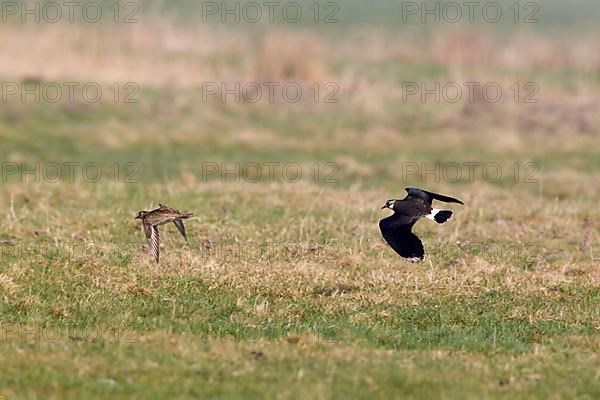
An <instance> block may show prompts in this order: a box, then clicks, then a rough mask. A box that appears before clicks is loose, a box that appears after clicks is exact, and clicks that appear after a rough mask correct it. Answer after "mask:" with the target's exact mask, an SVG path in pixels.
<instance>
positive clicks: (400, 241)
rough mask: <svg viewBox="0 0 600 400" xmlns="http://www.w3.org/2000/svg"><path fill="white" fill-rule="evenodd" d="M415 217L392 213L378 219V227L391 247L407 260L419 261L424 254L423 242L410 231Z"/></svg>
mask: <svg viewBox="0 0 600 400" xmlns="http://www.w3.org/2000/svg"><path fill="white" fill-rule="evenodd" d="M415 222H416V219H415V218H413V217H409V216H403V215H399V214H393V215H391V216H389V217H387V218H384V219H382V220H381V221H379V229H380V230H381V234H382V235H383V238H384V239H385V241H386V242H387V243H388V244H389V245H390V247H391V248H392V249H394V251H395V252H396V253H398V254H400V255H401V256H402V257H404V258H406V259H408V261H412V262H414V261H421V260H423V257H424V255H425V249H424V248H423V243H422V242H421V239H419V238H418V237H417V236H416V235H415V234H414V233H412V232H411V229H412V227H413V225H414V224H415Z"/></svg>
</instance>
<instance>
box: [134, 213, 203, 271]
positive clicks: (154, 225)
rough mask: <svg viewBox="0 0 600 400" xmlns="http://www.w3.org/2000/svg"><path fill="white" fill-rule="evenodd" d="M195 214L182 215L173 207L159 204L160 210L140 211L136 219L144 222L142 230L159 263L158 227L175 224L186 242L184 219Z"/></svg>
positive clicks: (151, 251)
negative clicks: (170, 223)
mask: <svg viewBox="0 0 600 400" xmlns="http://www.w3.org/2000/svg"><path fill="white" fill-rule="evenodd" d="M192 215H194V214H187V213H182V212H180V211H179V210H176V209H174V208H171V207H167V206H165V205H162V204H159V208H156V209H154V210H152V211H140V212H139V213H138V215H137V216H136V217H135V219H141V220H142V230H143V231H144V234H145V235H146V239H148V245H149V246H150V253H151V254H152V255H153V256H154V258H155V259H156V262H158V260H159V258H160V233H159V232H158V226H159V225H163V224H167V223H169V222H173V223H174V224H175V226H176V227H177V229H178V230H179V233H181V235H182V236H183V238H184V239H185V240H187V237H186V236H185V226H184V225H183V221H182V220H183V219H186V218H189V217H191V216H192Z"/></svg>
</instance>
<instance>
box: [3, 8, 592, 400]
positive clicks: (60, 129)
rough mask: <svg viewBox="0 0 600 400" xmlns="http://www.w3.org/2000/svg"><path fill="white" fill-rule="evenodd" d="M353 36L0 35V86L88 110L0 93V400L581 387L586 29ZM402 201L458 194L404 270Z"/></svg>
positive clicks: (523, 394) (307, 32)
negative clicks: (486, 91)
mask: <svg viewBox="0 0 600 400" xmlns="http://www.w3.org/2000/svg"><path fill="white" fill-rule="evenodd" d="M352 4H354V6H355V7H359V6H358V5H357V4H355V3H352ZM577 10H579V11H577V12H579V13H581V9H577ZM374 12H377V10H375V11H374ZM543 12H545V13H550V14H551V15H554V14H552V10H548V9H545V10H543ZM556 14H558V12H556ZM576 14H577V13H576ZM353 15H362V14H361V13H360V12H359V11H356V13H355V14H353ZM543 15H548V14H543ZM577 15H579V14H577ZM369 18H375V17H374V16H371V17H369ZM356 26H357V28H356V29H350V30H348V31H345V32H341V31H339V30H338V31H335V30H334V31H325V32H321V31H318V30H311V29H308V28H306V27H304V26H294V27H293V29H289V27H285V26H278V27H270V28H269V29H264V30H262V28H264V27H262V28H261V29H256V30H255V31H253V32H252V34H251V35H244V31H243V29H228V28H224V27H219V26H211V25H208V26H206V25H203V26H199V25H196V26H191V27H190V26H187V27H185V28H184V27H183V26H178V25H176V24H170V23H168V22H167V21H162V20H161V21H158V22H157V21H156V20H154V19H150V20H145V21H143V23H139V24H134V25H132V26H122V25H120V26H118V27H117V28H114V27H106V26H94V27H93V29H92V28H90V27H89V26H85V25H83V26H82V25H78V24H74V25H68V24H55V25H44V24H42V25H35V26H29V25H17V24H12V25H11V24H8V25H0V47H1V48H2V49H3V51H4V53H5V54H7V56H6V60H9V59H10V60H12V61H10V62H9V61H3V62H2V63H0V78H1V80H2V82H4V83H5V84H11V83H16V84H18V87H19V88H20V89H19V90H21V91H23V87H26V88H29V89H31V90H33V91H36V90H37V89H36V88H38V87H44V85H48V84H50V83H52V84H58V85H60V86H63V87H64V85H65V84H66V83H67V82H79V83H80V84H81V85H84V84H86V83H89V82H98V85H100V87H101V88H102V93H103V96H102V99H101V100H99V101H98V102H90V101H88V100H86V99H84V98H82V97H81V96H76V98H75V100H73V101H70V100H69V99H67V98H66V96H63V97H62V98H61V99H60V100H59V101H56V102H49V101H45V100H44V98H42V101H40V102H36V101H35V100H34V97H33V95H31V96H29V97H27V98H26V99H25V101H23V100H22V99H21V98H20V96H19V95H20V93H19V94H17V95H12V96H7V98H6V99H4V97H3V101H2V104H1V108H0V139H1V141H2V146H1V147H0V160H1V161H2V184H1V186H0V357H1V362H0V398H2V396H4V398H6V399H11V400H12V399H21V398H32V399H36V398H44V399H48V398H50V399H54V398H56V399H59V398H60V399H62V398H73V399H79V398H149V397H150V398H193V397H199V398H285V399H287V398H290V399H291V398H331V399H338V398H394V397H395V398H398V397H406V398H432V397H434V398H461V399H462V398H584V399H592V398H598V397H600V384H599V382H600V356H599V354H600V268H599V267H600V241H599V239H600V212H599V211H598V206H597V198H598V193H599V191H600V179H599V172H600V157H598V155H599V154H600V141H599V140H598V137H599V135H600V119H599V116H600V112H599V111H600V102H599V101H598V99H599V98H600V97H599V96H598V95H599V94H600V58H599V57H598V54H599V53H598V52H594V51H591V50H590V49H597V48H598V47H597V46H598V40H597V35H594V34H593V32H592V34H590V35H587V34H581V35H580V36H578V37H577V40H576V41H569V40H567V39H566V38H561V39H559V38H554V37H551V36H548V35H546V34H545V33H543V32H542V33H539V32H538V33H536V32H535V30H533V31H518V32H510V35H509V34H507V35H505V36H504V37H498V36H496V35H495V34H494V33H489V35H488V34H479V35H477V34H475V33H476V32H478V31H477V30H474V28H473V27H462V26H461V27H447V26H441V27H438V29H439V32H436V31H435V30H433V32H432V33H431V34H428V35H427V36H426V37H417V36H411V35H408V34H407V35H404V34H399V33H398V32H395V31H394V30H393V29H387V30H386V29H381V30H379V29H376V28H373V27H363V26H362V25H361V24H358V23H357V25H356ZM543 27H546V25H544V24H541V26H540V29H541V28H543ZM338 28H340V29H341V28H344V27H338ZM536 28H537V27H536ZM342 31H343V29H342ZM298 49H301V50H298ZM9 56H10V57H9ZM115 82H116V83H117V87H118V88H119V92H118V95H117V101H115V98H114V95H115V90H116V89H115V87H114V86H113V85H114V84H115ZM129 82H133V83H134V86H126V85H127V83H129ZM207 82H208V83H218V84H219V85H220V84H221V83H224V82H225V83H227V84H228V85H230V86H228V87H231V85H234V84H235V82H242V83H247V82H258V83H261V84H264V83H265V82H277V83H279V84H281V85H284V84H286V83H290V82H295V83H298V84H299V85H301V87H302V88H303V97H302V99H301V100H300V101H298V102H297V103H291V102H289V101H286V100H285V98H283V96H282V95H281V93H278V94H277V95H276V99H275V100H274V101H273V102H270V101H267V100H265V99H264V98H263V99H262V100H261V101H257V102H251V101H249V100H248V98H245V99H244V98H242V99H240V101H235V99H234V98H233V97H232V96H229V97H227V96H225V101H221V96H223V92H222V90H220V91H219V92H217V93H216V94H214V95H211V96H208V97H207V95H206V89H207V88H206V83H207ZM406 82H417V83H419V84H420V83H423V82H424V83H427V84H429V85H430V86H432V85H434V83H435V82H441V84H442V85H444V84H446V83H448V82H457V83H461V84H462V83H464V82H480V83H481V84H482V85H483V84H485V83H489V82H494V83H497V84H498V86H499V87H501V88H502V89H503V93H504V96H503V98H502V100H501V101H499V102H497V103H490V102H488V101H485V100H482V99H481V92H477V93H476V98H475V100H473V101H466V100H465V99H461V101H458V102H455V103H453V102H449V101H444V99H442V101H439V102H436V101H431V100H429V101H425V102H422V101H419V97H418V96H412V97H410V98H408V99H406V101H405V99H404V98H403V95H404V94H405V91H404V90H403V89H405V87H403V84H405V83H406ZM528 82H533V83H535V84H536V85H537V87H538V88H539V91H536V92H535V94H534V95H533V99H534V100H537V102H532V103H525V102H524V99H525V96H526V95H528V94H531V93H530V92H528V91H527V90H526V88H525V85H526V84H527V83H528ZM515 83H518V87H519V89H520V92H519V97H518V101H515V100H514V96H513V94H514V90H513V89H511V87H513V85H514V84H515ZM21 84H23V85H26V86H21ZM315 84H316V85H317V86H316V87H318V88H319V94H318V97H317V101H315V98H314V95H315V92H314V89H310V88H311V87H315V86H313V85H315ZM327 84H333V85H334V86H329V87H327V86H326V85H327ZM36 85H39V86H36ZM2 89H3V95H6V93H7V92H6V89H7V86H6V85H5V86H3V87H2ZM77 93H79V92H77ZM249 93H250V94H252V93H251V92H249ZM247 94H248V93H247ZM328 95H331V96H332V97H330V99H335V100H337V102H331V103H329V102H326V101H325V99H326V98H327V96H328ZM127 96H131V98H130V99H131V100H136V102H126V101H125V98H126V97H127ZM46 100H47V99H46ZM66 163H78V164H77V165H75V164H66ZM292 163H293V164H292ZM56 165H58V166H59V167H60V171H61V172H62V176H61V178H60V179H58V178H57V179H55V176H56V171H57V169H56ZM68 165H72V166H73V167H72V168H73V169H69V167H68ZM90 165H91V168H88V167H89V166H90ZM257 165H258V166H260V167H261V171H262V175H261V176H260V177H257V176H256V166H257ZM268 165H273V170H272V171H271V172H269V169H268ZM290 165H292V167H293V168H292V169H291V170H286V169H285V167H286V166H290ZM468 165H472V166H473V169H472V174H469V167H468ZM490 165H491V166H492V168H491V169H489V166H490ZM457 166H458V170H459V171H460V172H461V176H460V177H458V176H457V175H456V173H455V171H456V170H457ZM214 168H217V169H216V170H215V169H214ZM228 171H229V173H228ZM232 171H233V172H232ZM297 171H301V172H302V176H301V177H298V176H297V173H295V172H297ZM498 171H499V172H500V174H499V175H498ZM98 173H100V174H101V176H98ZM96 178H97V179H96ZM407 186H416V187H423V188H426V189H429V190H432V191H436V192H440V193H445V194H448V195H451V196H454V197H458V198H460V199H462V200H464V202H465V205H464V206H457V207H452V209H453V210H454V211H455V212H456V213H455V215H454V216H453V218H452V219H451V220H450V221H449V222H448V223H446V224H444V225H435V224H432V223H429V221H425V222H420V223H418V224H417V225H416V226H415V231H416V232H417V233H418V235H419V236H420V237H421V238H422V240H423V242H424V245H425V249H426V252H427V254H428V257H426V259H425V261H424V262H423V263H421V264H408V263H406V262H404V261H403V260H402V259H400V258H399V257H398V256H397V255H396V254H395V253H394V252H393V251H392V250H391V249H390V248H389V247H388V246H387V244H385V242H384V241H383V239H382V238H381V235H380V233H379V229H378V226H377V222H378V220H379V219H381V218H383V217H384V216H387V215H388V214H389V213H388V212H386V211H383V210H380V207H381V206H382V205H383V204H384V202H385V201H386V200H387V199H389V198H397V197H403V196H404V187H407ZM159 202H160V203H164V204H167V205H170V206H173V207H176V208H179V209H181V210H185V211H189V212H193V213H194V214H195V216H194V217H193V218H192V219H190V220H188V222H186V227H187V230H188V241H187V242H185V241H184V240H183V239H182V238H181V237H180V236H179V235H178V233H177V231H176V229H175V228H174V227H173V226H172V225H169V226H164V227H163V229H162V230H161V235H162V247H161V252H162V254H161V257H162V258H161V261H160V263H158V264H157V263H156V262H154V261H153V259H152V257H151V256H150V254H149V253H148V251H147V248H146V241H145V238H144V237H143V234H142V232H141V231H140V227H139V225H138V222H137V221H135V220H134V219H133V218H134V217H135V215H136V213H137V212H138V211H139V210H142V209H151V208H152V207H154V206H157V205H158V203H159Z"/></svg>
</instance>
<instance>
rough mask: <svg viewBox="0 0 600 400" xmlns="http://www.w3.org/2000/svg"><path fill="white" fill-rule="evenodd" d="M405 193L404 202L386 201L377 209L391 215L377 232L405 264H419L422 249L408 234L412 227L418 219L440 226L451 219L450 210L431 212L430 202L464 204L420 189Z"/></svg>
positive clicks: (410, 189)
mask: <svg viewBox="0 0 600 400" xmlns="http://www.w3.org/2000/svg"><path fill="white" fill-rule="evenodd" d="M405 190H406V192H407V193H408V194H407V195H406V197H405V198H404V199H402V200H397V199H392V200H388V201H387V202H386V203H385V205H384V206H383V207H381V209H384V208H389V209H390V210H392V211H394V213H393V214H392V215H390V216H389V217H387V218H384V219H382V220H381V221H379V229H380V230H381V234H382V235H383V238H384V239H385V241H386V242H387V243H388V244H389V245H390V247H391V248H392V249H394V251H395V252H396V253H398V254H400V255H401V256H402V257H404V258H406V259H407V261H409V262H419V261H422V260H423V257H424V255H425V249H424V248H423V243H422V242H421V239H419V238H418V237H417V236H416V235H415V234H414V233H412V231H411V230H412V227H413V225H414V224H415V223H416V222H417V221H418V220H419V219H421V218H422V217H425V218H428V219H431V220H432V221H435V222H437V223H438V224H443V223H444V222H446V221H447V220H448V219H449V218H450V217H451V216H452V211H450V210H438V209H437V208H432V207H431V203H432V202H433V200H438V201H443V202H445V203H458V204H464V203H463V202H462V201H460V200H458V199H455V198H453V197H449V196H444V195H441V194H437V193H432V192H427V191H425V190H421V189H415V188H406V189H405Z"/></svg>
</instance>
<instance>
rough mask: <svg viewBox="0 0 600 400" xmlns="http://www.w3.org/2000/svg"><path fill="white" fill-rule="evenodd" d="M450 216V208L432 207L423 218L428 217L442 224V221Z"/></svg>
mask: <svg viewBox="0 0 600 400" xmlns="http://www.w3.org/2000/svg"><path fill="white" fill-rule="evenodd" d="M451 216H452V211H450V210H438V209H437V208H434V209H432V210H431V214H429V215H426V216H425V218H429V219H430V220H432V221H435V222H437V223H438V224H443V223H444V222H446V221H448V220H449V219H450V217H451Z"/></svg>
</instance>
